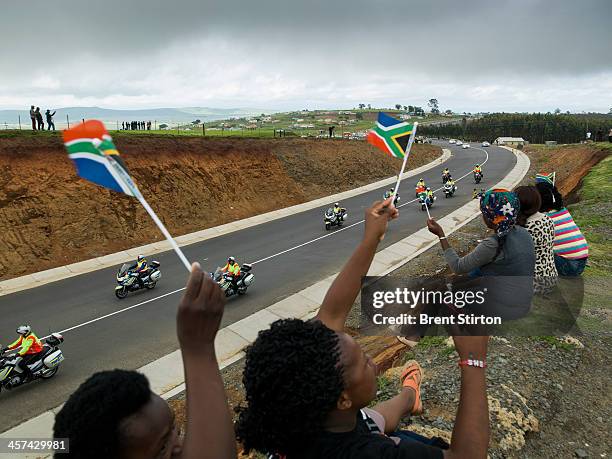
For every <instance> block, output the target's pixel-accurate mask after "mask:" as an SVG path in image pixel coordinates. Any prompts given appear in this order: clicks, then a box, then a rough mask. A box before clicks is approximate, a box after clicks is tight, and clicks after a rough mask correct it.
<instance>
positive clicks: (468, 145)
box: [461, 143, 470, 148]
mask: <svg viewBox="0 0 612 459" xmlns="http://www.w3.org/2000/svg"><path fill="white" fill-rule="evenodd" d="M461 148H470V144H469V143H464V144H463V145H462V146H461Z"/></svg>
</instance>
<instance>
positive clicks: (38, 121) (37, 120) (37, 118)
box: [34, 107, 45, 131]
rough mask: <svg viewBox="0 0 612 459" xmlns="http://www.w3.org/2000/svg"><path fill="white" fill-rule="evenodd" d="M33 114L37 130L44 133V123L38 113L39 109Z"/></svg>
mask: <svg viewBox="0 0 612 459" xmlns="http://www.w3.org/2000/svg"><path fill="white" fill-rule="evenodd" d="M34 114H35V115H36V122H37V123H38V130H39V131H44V130H45V123H44V122H43V117H42V113H40V107H36V110H35V111H34Z"/></svg>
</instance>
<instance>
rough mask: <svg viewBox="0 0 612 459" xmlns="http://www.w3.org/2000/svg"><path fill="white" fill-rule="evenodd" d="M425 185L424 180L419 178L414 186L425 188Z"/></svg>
mask: <svg viewBox="0 0 612 459" xmlns="http://www.w3.org/2000/svg"><path fill="white" fill-rule="evenodd" d="M426 186H427V185H425V180H423V179H422V178H420V179H419V181H418V182H417V184H416V188H425V187H426Z"/></svg>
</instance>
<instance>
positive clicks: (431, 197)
mask: <svg viewBox="0 0 612 459" xmlns="http://www.w3.org/2000/svg"><path fill="white" fill-rule="evenodd" d="M427 200H428V201H429V203H430V204H433V202H434V193H433V191H431V188H429V187H427Z"/></svg>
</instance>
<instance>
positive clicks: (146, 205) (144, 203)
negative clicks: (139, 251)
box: [136, 192, 191, 272]
mask: <svg viewBox="0 0 612 459" xmlns="http://www.w3.org/2000/svg"><path fill="white" fill-rule="evenodd" d="M136 198H137V199H138V201H140V204H142V207H144V208H145V210H146V211H147V213H148V214H149V215H150V216H151V218H152V219H153V221H154V222H155V224H156V225H157V227H158V228H159V230H160V231H161V232H162V234H163V235H164V236H165V237H166V240H167V241H168V242H169V243H170V245H171V246H172V248H173V249H174V251H175V252H176V254H177V255H178V257H179V258H180V260H181V261H182V262H183V264H184V265H185V268H187V271H190V272H191V264H190V263H189V260H187V257H186V256H185V254H184V253H183V251H182V250H181V248H180V247H179V246H178V244H177V243H176V241H175V240H174V238H173V237H172V235H171V234H170V232H169V231H168V230H167V229H166V227H165V226H164V224H163V223H162V221H161V220H160V219H159V217H158V216H157V214H156V213H155V211H154V210H153V209H152V208H151V206H150V205H149V203H148V202H147V201H146V200H145V198H144V196H143V195H142V194H141V193H140V192H139V193H137V195H136Z"/></svg>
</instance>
